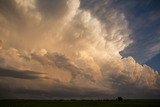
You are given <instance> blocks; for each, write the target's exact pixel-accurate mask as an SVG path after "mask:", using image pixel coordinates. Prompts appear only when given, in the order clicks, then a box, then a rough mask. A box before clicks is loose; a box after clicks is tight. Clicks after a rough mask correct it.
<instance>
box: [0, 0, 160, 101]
mask: <svg viewBox="0 0 160 107" xmlns="http://www.w3.org/2000/svg"><path fill="white" fill-rule="evenodd" d="M1 2H4V1H0V22H1V24H0V39H1V41H0V67H1V68H3V69H6V70H7V69H9V70H10V71H7V73H8V72H11V75H4V74H3V75H2V76H0V88H1V89H0V91H1V92H0V93H2V92H3V89H8V90H17V91H16V93H17V94H14V95H12V96H15V98H18V97H19V95H20V93H18V92H19V91H18V90H25V91H26V90H27V91H26V93H28V96H25V95H23V93H21V94H22V95H20V96H21V97H24V98H30V97H32V98H33V97H35V96H36V95H35V96H32V93H34V92H33V90H34V91H36V90H37V92H41V93H44V98H46V97H51V98H59V97H62V98H66V97H76V98H77V97H96V96H102V97H104V96H107V95H108V96H115V95H124V96H126V97H127V94H130V96H128V97H150V96H153V97H156V98H157V96H158V97H159V90H160V84H159V83H158V81H159V80H160V76H159V74H158V72H156V71H154V70H153V69H152V68H150V67H148V66H147V65H140V64H138V63H137V62H136V61H135V60H134V59H133V58H132V57H131V56H130V57H127V58H122V56H121V55H120V54H119V52H120V51H122V50H124V49H125V48H126V47H127V46H128V45H129V44H131V43H132V42H133V41H132V40H131V39H130V38H129V34H130V32H131V30H130V29H129V28H128V22H127V20H126V19H125V16H124V15H123V14H120V13H118V12H117V11H115V10H114V11H113V14H109V15H108V18H109V19H110V21H111V22H114V24H111V25H110V26H109V27H106V26H105V24H104V23H102V22H101V21H99V20H98V19H97V18H96V17H95V16H93V15H92V14H91V13H90V11H88V10H84V9H81V8H80V7H79V6H80V1H79V0H38V1H36V0H23V1H22V0H14V1H7V2H5V3H3V5H2V3H1ZM55 3H57V4H55ZM1 5H2V6H3V7H5V6H10V7H9V8H1ZM12 8H14V9H13V10H12ZM4 13H5V14H4ZM116 23H117V24H116ZM121 32H123V35H122V33H121ZM12 70H15V71H18V73H19V72H21V73H22V72H24V74H23V75H27V74H25V73H27V72H28V71H34V72H36V73H39V74H34V75H36V76H37V78H35V79H24V78H23V77H22V78H16V77H14V76H13V73H12ZM15 73H16V72H15ZM0 75H1V74H0ZM19 75H20V74H19ZM21 75H22V74H21ZM30 75H32V74H30ZM13 84H14V86H12V85H13ZM144 89H145V90H146V91H143V90H144ZM30 90H31V91H30ZM73 90H74V91H73ZM82 90H83V91H82ZM128 90H129V91H128ZM25 91H24V92H25ZM77 92H78V93H77ZM51 93H52V94H51ZM55 93H59V94H55ZM66 93H67V96H65V95H66ZM76 93H77V94H76ZM91 93H92V94H93V93H95V94H94V95H95V96H92V95H91ZM134 93H138V94H135V95H134ZM147 93H149V94H147ZM155 93H157V95H156V94H155ZM10 94H13V93H10ZM48 94H51V96H50V95H48ZM132 94H133V96H132ZM63 95H64V96H63ZM8 96H9V95H8ZM37 96H38V97H40V98H41V97H42V96H40V95H39V94H38V95H37ZM36 98H37V97H36ZM42 98H43V97H42Z"/></svg>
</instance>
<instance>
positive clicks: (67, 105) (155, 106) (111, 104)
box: [0, 100, 160, 107]
mask: <svg viewBox="0 0 160 107" xmlns="http://www.w3.org/2000/svg"><path fill="white" fill-rule="evenodd" d="M0 107H160V100H124V101H122V102H120V101H113V100H110V101H98V100H96V101H91V100H88V101H69V100H68V101H56V100H54V101H52V100H0Z"/></svg>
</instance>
